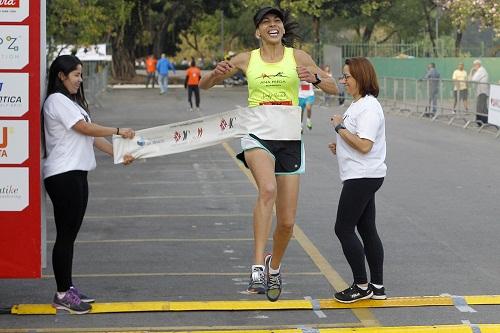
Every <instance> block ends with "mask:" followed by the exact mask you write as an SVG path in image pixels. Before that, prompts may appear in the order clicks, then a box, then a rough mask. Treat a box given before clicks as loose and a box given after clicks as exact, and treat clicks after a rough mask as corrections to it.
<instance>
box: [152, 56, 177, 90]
mask: <svg viewBox="0 0 500 333" xmlns="http://www.w3.org/2000/svg"><path fill="white" fill-rule="evenodd" d="M169 70H172V71H173V72H174V74H175V67H174V65H173V64H172V63H171V62H170V61H169V60H168V59H167V56H166V54H165V53H162V54H161V59H160V60H159V61H158V63H157V64H156V71H157V72H158V80H159V84H160V95H163V94H165V93H167V90H168V72H169Z"/></svg>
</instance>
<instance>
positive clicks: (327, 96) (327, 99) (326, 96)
mask: <svg viewBox="0 0 500 333" xmlns="http://www.w3.org/2000/svg"><path fill="white" fill-rule="evenodd" d="M323 70H324V71H325V73H326V74H328V76H329V77H331V78H332V79H333V73H332V70H331V68H330V65H325V67H324V69H323ZM323 96H324V101H323V102H324V105H325V106H329V105H330V104H331V101H332V95H330V94H327V93H324V94H323Z"/></svg>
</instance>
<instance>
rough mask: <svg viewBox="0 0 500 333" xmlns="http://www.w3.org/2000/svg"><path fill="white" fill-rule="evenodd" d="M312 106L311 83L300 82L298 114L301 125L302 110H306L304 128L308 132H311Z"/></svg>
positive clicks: (312, 87)
mask: <svg viewBox="0 0 500 333" xmlns="http://www.w3.org/2000/svg"><path fill="white" fill-rule="evenodd" d="M313 104H314V86H313V85H312V83H309V82H307V81H300V85H299V105H300V108H301V110H302V113H301V114H300V120H301V124H303V123H304V110H306V114H307V119H306V126H307V128H308V129H309V130H312V121H311V114H312V106H313Z"/></svg>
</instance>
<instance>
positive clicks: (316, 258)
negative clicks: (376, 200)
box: [222, 143, 380, 326]
mask: <svg viewBox="0 0 500 333" xmlns="http://www.w3.org/2000/svg"><path fill="white" fill-rule="evenodd" d="M222 146H223V147H224V149H225V150H226V151H227V153H228V154H229V155H230V156H231V157H232V158H233V160H234V161H235V163H236V164H237V165H238V166H239V168H240V169H241V170H242V171H243V173H244V174H245V175H246V176H247V177H248V179H249V180H250V182H251V183H252V184H253V185H254V187H255V188H257V184H256V183H255V180H254V178H253V176H252V174H251V173H250V171H249V170H248V169H246V168H245V167H244V166H243V165H242V164H241V163H238V162H237V160H236V157H235V156H236V152H235V151H234V150H233V149H232V148H231V147H230V146H229V145H228V144H227V143H223V144H222ZM294 237H295V238H296V239H297V241H298V242H299V244H300V245H301V246H302V248H303V249H304V251H306V253H307V254H308V255H309V257H311V259H312V261H313V262H314V263H315V264H316V266H318V268H319V270H320V271H321V272H322V273H323V274H324V275H325V277H326V279H327V280H328V282H329V283H330V284H331V285H332V286H333V288H335V290H342V289H345V288H347V287H348V284H347V283H346V282H345V281H344V280H343V279H342V277H341V276H340V275H339V274H338V273H337V271H335V269H334V268H333V267H332V266H331V265H330V263H329V262H328V260H326V259H325V257H323V255H322V254H321V252H320V251H319V250H318V248H317V247H316V246H315V245H314V244H313V243H312V242H311V240H310V239H309V238H308V237H307V236H306V234H305V233H304V232H303V231H302V229H301V228H300V227H299V226H298V225H297V224H295V226H294ZM352 311H353V313H354V315H355V316H356V317H357V318H358V319H359V320H360V321H361V322H362V323H363V325H365V326H380V323H379V322H378V320H377V319H376V318H375V316H374V315H373V314H372V313H371V312H370V311H368V310H365V309H354V310H352Z"/></svg>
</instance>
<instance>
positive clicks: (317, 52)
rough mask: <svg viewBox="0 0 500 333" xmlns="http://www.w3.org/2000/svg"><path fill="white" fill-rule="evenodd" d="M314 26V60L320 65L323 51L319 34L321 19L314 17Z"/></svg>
mask: <svg viewBox="0 0 500 333" xmlns="http://www.w3.org/2000/svg"><path fill="white" fill-rule="evenodd" d="M312 26H313V34H314V60H315V61H316V64H318V65H319V64H320V62H321V59H320V50H321V45H320V38H319V37H320V33H319V28H320V22H319V17H317V16H313V20H312Z"/></svg>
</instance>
